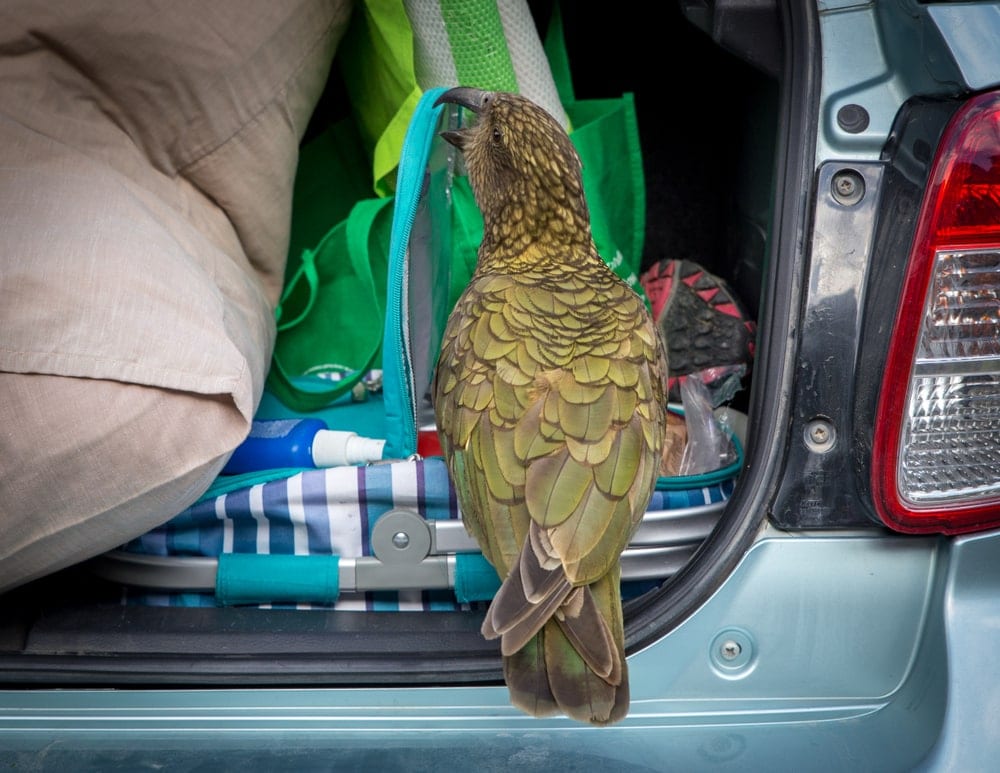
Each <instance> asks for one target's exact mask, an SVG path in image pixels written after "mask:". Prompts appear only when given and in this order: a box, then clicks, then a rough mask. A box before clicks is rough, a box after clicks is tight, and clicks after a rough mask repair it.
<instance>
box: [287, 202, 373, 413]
mask: <svg viewBox="0 0 1000 773" xmlns="http://www.w3.org/2000/svg"><path fill="white" fill-rule="evenodd" d="M392 202H393V199H392V197H386V198H378V199H362V200H361V201H359V202H357V203H356V204H355V205H354V207H353V208H352V209H351V212H350V214H349V215H348V217H347V219H346V220H345V221H343V222H341V223H338V224H337V226H335V227H334V228H333V229H332V230H331V231H330V232H329V233H327V235H326V236H324V237H323V239H322V240H321V241H320V243H319V244H318V245H317V246H316V249H315V250H306V251H304V252H303V255H302V264H301V265H300V266H299V268H298V270H296V272H295V274H294V275H293V277H292V279H291V281H289V283H288V285H287V286H286V288H285V290H284V292H283V293H282V296H281V302H280V303H279V304H278V308H277V310H276V312H275V316H276V318H277V319H278V322H279V324H278V331H279V333H280V332H285V331H288V330H291V329H293V328H295V327H297V326H298V325H300V324H302V323H303V322H305V320H306V319H308V318H309V316H310V313H311V312H312V311H313V309H314V308H315V305H316V303H317V300H318V298H319V293H320V276H319V269H318V267H317V265H316V263H317V260H318V259H319V256H320V255H322V254H323V253H324V251H325V250H328V249H329V248H330V245H331V244H332V243H334V242H335V240H336V239H337V238H339V236H340V231H341V229H344V230H343V235H344V237H345V240H346V244H347V256H346V257H347V259H348V260H349V261H350V265H351V267H352V269H353V270H354V274H355V276H356V277H357V279H358V281H359V282H360V283H361V285H362V286H363V288H364V290H365V291H366V292H368V294H370V295H371V297H372V298H374V299H375V302H376V304H377V305H378V307H379V309H378V311H379V313H378V315H377V316H378V318H379V320H380V321H381V322H382V325H384V320H385V310H384V308H382V306H383V304H384V298H383V297H382V293H381V292H379V291H378V290H377V289H376V287H375V279H374V277H373V275H372V256H371V255H370V252H369V243H370V237H371V235H372V230H373V228H374V226H375V223H376V221H377V219H378V216H379V214H380V213H381V212H382V210H384V209H385V208H386V207H387V206H390V205H391V204H392ZM303 282H304V283H305V286H306V288H307V292H306V300H305V303H304V304H303V305H302V310H301V311H300V312H299V313H298V314H297V315H296V316H295V317H293V318H292V319H289V320H285V321H282V317H283V316H284V314H285V313H287V311H286V309H287V304H288V301H289V299H290V298H291V297H292V296H293V294H295V292H296V290H297V289H299V287H300V285H301V284H302V283H303ZM331 334H332V335H336V331H334V332H332V333H331ZM341 334H343V335H355V336H356V335H364V336H365V340H366V341H367V344H368V347H367V354H366V357H365V362H364V364H363V365H362V366H361V367H360V368H357V369H356V370H354V371H353V372H351V373H349V374H346V375H345V376H344V377H343V378H341V379H340V380H339V381H329V382H327V381H325V380H323V379H318V378H317V379H313V380H312V381H310V382H308V383H309V386H306V385H305V382H304V381H303V380H302V379H300V378H297V376H301V375H303V374H295V373H292V372H289V369H288V368H287V367H286V365H285V364H284V363H283V362H282V360H281V356H280V354H279V352H278V350H277V348H276V349H275V353H274V357H273V358H272V363H271V370H270V373H269V374H268V382H269V383H268V385H269V387H270V389H271V391H272V392H274V394H275V396H276V397H277V398H278V399H279V400H281V402H282V403H284V404H285V405H287V406H288V407H289V408H292V409H293V410H296V411H300V412H310V411H316V410H319V409H321V408H325V407H326V406H328V405H329V404H330V403H332V402H334V401H336V400H337V399H339V398H340V397H342V396H343V395H345V394H347V393H348V392H350V391H351V389H353V388H354V385H355V384H357V383H358V382H359V381H361V379H362V378H363V377H364V375H365V373H367V372H368V371H369V370H371V369H372V367H373V366H374V365H375V363H376V360H377V359H378V355H379V351H380V350H381V346H382V336H383V326H379V327H378V329H368V330H359V329H357V328H352V327H347V328H345V329H344V330H343V331H341Z"/></svg>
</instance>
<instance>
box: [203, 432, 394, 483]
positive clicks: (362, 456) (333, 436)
mask: <svg viewBox="0 0 1000 773" xmlns="http://www.w3.org/2000/svg"><path fill="white" fill-rule="evenodd" d="M384 445H385V441H384V440H382V439H380V438H366V437H359V436H358V434H357V433H356V432H341V431H337V430H331V429H329V428H328V427H327V425H326V422H324V421H322V420H321V419H268V420H263V419H258V420H256V421H254V422H253V425H252V426H251V428H250V434H249V435H247V437H246V439H245V440H244V441H243V442H242V443H241V444H240V445H239V446H237V448H236V450H235V451H233V455H232V456H231V457H229V461H228V462H227V463H226V466H225V467H223V468H222V474H223V475H237V474H239V473H244V472H257V471H259V470H273V469H278V468H283V467H335V466H338V465H349V464H364V463H366V462H373V461H377V460H379V459H381V458H382V448H383V446H384Z"/></svg>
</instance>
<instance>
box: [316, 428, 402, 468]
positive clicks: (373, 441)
mask: <svg viewBox="0 0 1000 773" xmlns="http://www.w3.org/2000/svg"><path fill="white" fill-rule="evenodd" d="M384 447H385V440H383V439H381V438H372V437H362V436H360V435H358V433H357V432H341V431H339V430H332V429H327V430H320V431H319V432H317V433H316V437H314V438H313V442H312V457H313V464H315V465H316V466H317V467H340V466H344V465H351V464H367V463H368V462H377V461H379V460H380V459H381V458H382V449H383V448H384Z"/></svg>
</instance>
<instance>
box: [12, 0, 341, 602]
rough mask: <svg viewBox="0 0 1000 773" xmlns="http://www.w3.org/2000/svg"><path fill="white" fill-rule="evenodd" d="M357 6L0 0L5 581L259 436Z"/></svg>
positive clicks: (161, 500) (133, 520)
mask: <svg viewBox="0 0 1000 773" xmlns="http://www.w3.org/2000/svg"><path fill="white" fill-rule="evenodd" d="M349 15H350V5H349V3H348V2H347V0H299V1H298V2H290V1H288V2H280V3H275V2H271V0H213V1H212V2H209V3H205V2H200V0H147V2H143V3H128V2H120V0H65V1H64V2H27V1H26V0H6V1H5V2H4V3H2V4H0V222H2V224H3V225H2V234H3V239H2V241H0V590H3V589H5V588H8V587H12V586H14V585H17V584H20V583H22V582H25V581H27V580H29V579H32V578H34V577H37V576H40V575H41V574H45V573H47V572H50V571H52V570H54V569H56V568H59V567H62V566H65V565H68V564H70V563H74V562H76V561H79V560H81V559H83V558H87V557H90V556H93V555H96V554H98V553H100V552H102V551H104V550H107V549H110V548H112V547H115V546H116V545H118V544H121V543H122V542H125V541H127V540H128V539H131V538H132V537H134V536H137V535H138V534H140V533H142V532H143V531H145V530H148V529H149V528H151V527H152V526H154V525H156V523H159V522H161V521H162V520H164V519H166V518H168V517H170V516H171V515H172V514H174V513H176V512H177V511H179V510H181V509H183V508H184V507H186V506H187V505H188V504H190V502H191V501H193V500H194V499H195V498H197V496H199V495H200V494H201V492H202V491H204V489H205V488H206V487H207V486H208V485H209V483H210V482H211V479H212V478H213V477H214V475H215V474H216V472H217V471H218V469H219V468H220V467H221V465H222V463H224V461H225V458H226V456H227V455H228V453H229V452H230V451H231V450H232V448H234V447H235V445H236V444H237V443H238V442H239V441H240V440H241V439H242V438H243V437H244V436H245V435H246V432H247V431H248V429H249V425H250V421H251V418H252V416H253V412H254V410H255V408H256V406H257V404H258V402H259V400H260V397H261V392H262V390H263V385H264V379H265V376H266V372H267V367H268V364H269V361H270V356H271V351H272V347H273V343H274V335H275V331H274V319H273V306H274V304H275V303H276V301H277V298H278V295H279V293H280V289H281V279H282V276H283V273H284V264H285V256H286V250H287V246H288V236H289V223H290V208H291V198H292V195H291V191H292V184H293V181H294V174H295V166H296V162H297V158H298V143H299V140H300V139H301V136H302V134H303V132H304V130H305V128H306V124H307V122H308V120H309V117H310V116H311V114H312V111H313V109H314V107H315V104H316V101H317V100H318V98H319V95H320V93H321V91H322V88H323V86H324V84H325V82H326V79H327V76H328V73H329V70H330V65H331V61H332V58H333V55H334V52H335V49H336V46H337V43H338V42H339V40H340V37H341V35H342V34H343V32H344V29H345V27H346V24H347V21H348V19H349ZM88 524H91V526H88Z"/></svg>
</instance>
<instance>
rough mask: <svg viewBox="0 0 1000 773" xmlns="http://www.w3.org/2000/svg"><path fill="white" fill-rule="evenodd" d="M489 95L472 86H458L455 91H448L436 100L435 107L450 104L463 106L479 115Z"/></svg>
mask: <svg viewBox="0 0 1000 773" xmlns="http://www.w3.org/2000/svg"><path fill="white" fill-rule="evenodd" d="M488 94H489V92H488V91H483V90H482V89H475V88H472V87H471V86H456V87H455V88H453V89H448V90H447V91H446V92H444V94H442V95H441V96H439V97H438V98H437V99H435V100H434V107H437V106H438V105H443V104H445V103H450V104H453V105H461V106H462V107H466V108H468V109H469V110H471V111H472V112H473V113H478V112H479V111H480V110H482V109H483V105H484V104H485V102H486V98H487V95H488Z"/></svg>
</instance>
